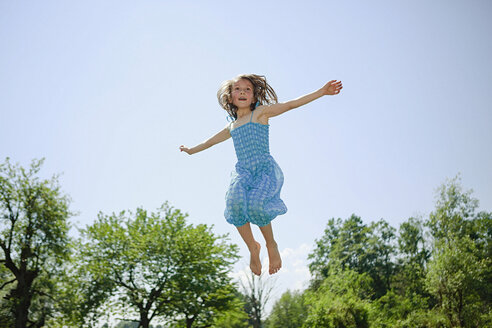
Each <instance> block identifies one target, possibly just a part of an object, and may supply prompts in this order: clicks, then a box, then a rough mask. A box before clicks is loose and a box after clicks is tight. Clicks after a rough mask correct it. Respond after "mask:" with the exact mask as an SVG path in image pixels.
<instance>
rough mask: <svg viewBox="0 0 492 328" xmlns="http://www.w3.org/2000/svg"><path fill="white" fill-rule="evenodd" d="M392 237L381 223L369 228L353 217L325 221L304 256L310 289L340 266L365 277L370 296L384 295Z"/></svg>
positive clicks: (391, 230)
mask: <svg viewBox="0 0 492 328" xmlns="http://www.w3.org/2000/svg"><path fill="white" fill-rule="evenodd" d="M395 238H396V237H395V229H394V228H393V227H391V226H390V225H389V224H388V223H387V222H385V221H384V220H380V221H378V222H375V223H372V224H371V225H369V226H367V225H365V224H364V223H363V222H362V220H361V218H360V217H358V216H355V215H352V216H351V217H350V218H349V219H347V220H345V221H342V220H341V219H337V220H335V219H331V220H329V221H328V224H327V227H326V229H325V234H324V236H323V237H322V238H321V239H320V240H317V241H316V246H317V247H316V248H315V250H314V251H313V252H312V253H311V254H309V257H308V258H309V259H311V260H312V261H311V263H310V265H309V269H310V271H311V274H312V275H313V276H314V277H315V279H314V281H313V284H312V287H313V288H316V287H317V285H319V283H320V282H321V281H322V280H323V279H325V278H326V277H327V275H328V272H329V271H330V269H333V267H334V266H341V267H342V268H349V269H352V270H355V271H356V272H358V273H367V274H369V275H370V277H371V278H372V283H373V289H374V297H380V296H382V295H384V294H385V293H386V291H387V290H389V289H390V283H391V277H392V275H393V272H394V264H393V262H392V258H393V257H394V255H395V254H394V253H395V246H394V240H395Z"/></svg>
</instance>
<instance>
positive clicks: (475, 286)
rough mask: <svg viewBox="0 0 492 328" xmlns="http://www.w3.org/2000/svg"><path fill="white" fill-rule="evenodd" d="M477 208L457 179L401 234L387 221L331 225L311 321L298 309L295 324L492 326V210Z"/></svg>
mask: <svg viewBox="0 0 492 328" xmlns="http://www.w3.org/2000/svg"><path fill="white" fill-rule="evenodd" d="M477 208H478V200H476V199H474V198H472V197H471V191H463V188H462V187H461V184H460V181H459V177H456V178H454V179H452V180H450V181H447V182H446V183H445V184H443V185H442V186H440V188H439V189H438V191H437V200H436V208H435V210H434V211H433V212H432V213H431V214H430V215H429V217H428V218H427V219H422V218H409V219H408V220H407V221H405V222H403V223H402V224H401V225H400V227H399V230H398V234H396V230H395V229H393V228H392V227H391V226H389V224H388V223H387V222H385V221H384V220H379V221H377V222H373V223H371V224H364V223H363V221H362V220H361V219H360V218H359V217H357V216H355V215H352V216H351V217H350V218H348V219H346V220H341V219H331V220H329V221H328V223H327V227H326V229H325V231H324V235H323V236H322V237H321V238H320V239H319V240H317V241H316V247H315V249H314V250H313V252H312V253H311V254H310V255H309V259H310V260H311V262H310V265H309V268H310V271H311V273H312V276H313V280H312V282H311V287H310V289H309V290H307V291H305V292H304V294H303V295H302V297H303V299H304V300H305V304H306V305H307V310H306V311H307V317H306V318H305V320H304V319H303V318H302V316H300V315H298V314H294V313H295V312H294V311H293V312H291V313H289V314H290V316H291V320H301V321H302V320H304V327H368V326H370V327H371V328H375V327H377V328H383V327H401V328H407V327H408V328H410V327H412V328H413V327H421V328H424V327H425V328H444V327H486V326H491V323H492V314H491V313H492V306H491V304H492V263H491V255H492V213H487V212H479V213H477ZM361 281H364V283H362V284H360V283H359V282H361ZM283 302H285V300H282V302H281V301H280V300H278V301H277V303H276V304H275V306H274V308H275V309H279V308H281V307H282V306H285V305H283V304H282V303H283ZM278 313H279V312H278V310H275V311H272V314H271V315H270V318H269V320H268V322H269V323H270V322H274V318H275V320H276V318H277V317H278ZM284 317H285V316H284ZM284 325H285V324H284Z"/></svg>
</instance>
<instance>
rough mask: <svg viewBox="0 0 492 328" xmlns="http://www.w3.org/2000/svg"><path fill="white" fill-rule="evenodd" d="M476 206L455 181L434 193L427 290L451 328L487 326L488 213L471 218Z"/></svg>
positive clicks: (476, 201)
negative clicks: (431, 251) (435, 300)
mask: <svg viewBox="0 0 492 328" xmlns="http://www.w3.org/2000/svg"><path fill="white" fill-rule="evenodd" d="M477 208H478V200H477V199H474V198H472V197H471V191H466V192H465V191H463V189H462V187H461V183H460V180H459V177H456V178H454V179H452V180H450V181H448V182H447V183H445V184H443V185H442V186H441V187H440V188H439V190H438V200H437V203H436V209H435V211H433V212H432V213H431V215H430V218H429V222H428V226H429V227H430V229H431V233H432V236H433V253H432V259H431V261H430V262H429V264H428V272H427V276H426V287H427V290H428V291H429V292H430V293H431V294H432V295H433V296H434V297H435V298H436V299H437V302H438V303H437V307H436V309H437V310H438V311H439V312H441V313H442V314H443V315H444V316H445V317H446V318H447V324H448V325H449V326H451V327H482V326H484V324H486V323H490V320H491V315H490V312H491V311H492V309H491V302H490V297H491V296H490V293H491V286H492V281H490V267H491V266H492V262H491V257H490V246H486V245H487V244H488V245H490V243H491V242H492V239H491V238H490V235H491V233H490V230H489V229H490V226H491V224H490V220H491V219H492V215H491V213H484V212H482V213H476V209H477Z"/></svg>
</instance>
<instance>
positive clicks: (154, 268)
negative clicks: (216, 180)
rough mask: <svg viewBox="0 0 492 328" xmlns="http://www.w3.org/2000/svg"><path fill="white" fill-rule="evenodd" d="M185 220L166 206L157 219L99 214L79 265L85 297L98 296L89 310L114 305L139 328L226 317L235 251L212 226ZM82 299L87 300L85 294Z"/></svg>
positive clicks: (138, 213) (194, 323)
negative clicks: (165, 321) (154, 322)
mask: <svg viewBox="0 0 492 328" xmlns="http://www.w3.org/2000/svg"><path fill="white" fill-rule="evenodd" d="M185 218H186V215H185V214H183V213H181V212H180V211H179V210H175V209H173V208H172V207H169V206H168V205H167V204H164V205H163V206H162V207H161V208H160V209H159V210H158V211H157V212H156V213H147V211H145V210H143V209H137V211H136V213H135V214H133V213H131V212H129V213H128V214H127V213H126V212H121V213H120V214H119V215H115V214H113V215H104V214H102V213H100V214H99V216H98V219H97V220H96V222H95V223H94V224H93V225H92V226H89V227H88V228H87V229H84V230H82V231H81V233H82V236H83V238H84V239H83V242H82V243H81V248H80V251H79V252H80V256H79V266H80V268H81V271H80V272H81V275H82V276H83V277H86V278H85V279H84V280H85V281H86V282H89V284H85V285H83V286H89V287H90V286H94V287H95V288H89V289H87V290H85V291H84V293H85V295H86V296H87V297H89V300H90V293H91V292H93V291H96V297H95V298H94V299H92V301H93V302H92V303H91V304H89V305H88V306H87V307H86V312H88V311H87V309H90V310H91V311H94V313H95V314H97V309H98V307H99V306H100V305H101V304H103V303H104V302H105V301H108V300H110V301H111V302H110V303H109V304H110V305H109V306H108V308H109V311H111V312H114V313H119V314H123V315H125V316H126V317H127V318H126V319H131V316H132V315H134V316H136V317H138V319H137V321H138V322H139V324H140V326H141V327H144V328H148V327H149V324H150V322H151V320H153V319H154V318H161V319H168V320H171V319H172V321H173V322H174V326H185V327H204V326H207V325H210V324H211V323H212V321H213V317H214V316H215V315H216V314H217V313H218V312H220V311H227V310H229V308H230V307H231V306H232V305H234V299H235V296H234V286H233V285H232V284H231V278H230V277H229V275H228V273H229V272H230V270H231V266H232V264H233V263H234V262H235V261H236V260H237V246H235V245H230V244H228V243H227V242H226V237H225V236H216V235H214V234H213V233H212V232H211V229H210V228H209V227H207V226H206V225H202V224H200V225H197V226H192V225H189V224H187V223H186V221H185ZM84 293H83V294H84Z"/></svg>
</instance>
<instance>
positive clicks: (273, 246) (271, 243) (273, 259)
mask: <svg viewBox="0 0 492 328" xmlns="http://www.w3.org/2000/svg"><path fill="white" fill-rule="evenodd" d="M260 230H261V233H262V234H263V237H265V241H266V246H267V249H268V261H269V262H270V267H269V270H268V272H269V273H270V274H274V273H277V272H278V270H280V268H281V267H282V259H281V258H280V253H279V251H278V247H277V242H276V241H275V239H274V238H273V230H272V224H271V223H269V224H267V225H266V226H263V227H260Z"/></svg>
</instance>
